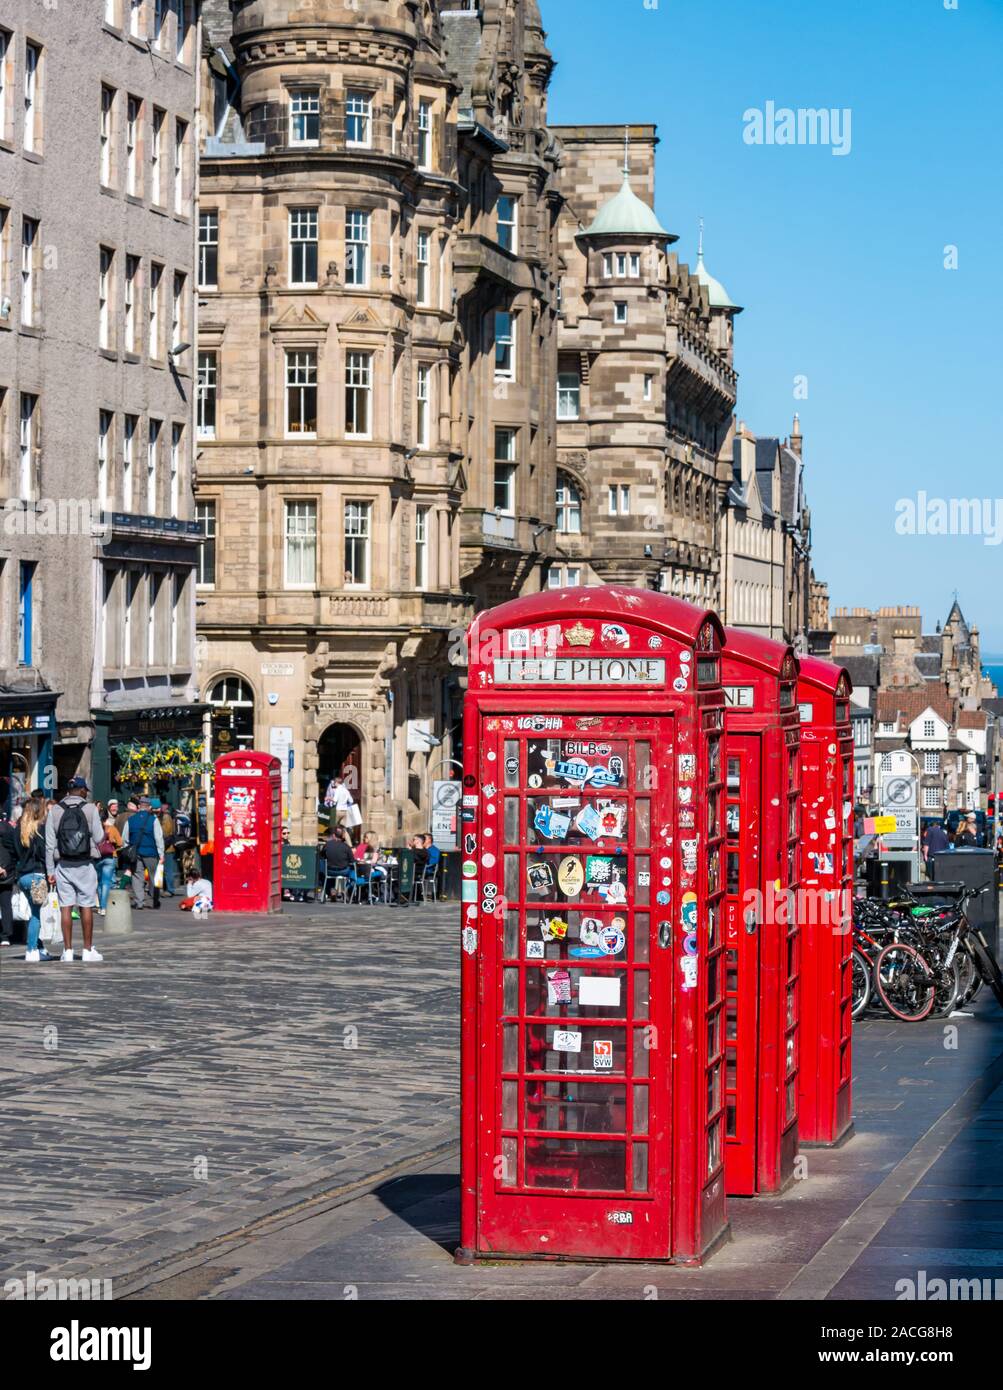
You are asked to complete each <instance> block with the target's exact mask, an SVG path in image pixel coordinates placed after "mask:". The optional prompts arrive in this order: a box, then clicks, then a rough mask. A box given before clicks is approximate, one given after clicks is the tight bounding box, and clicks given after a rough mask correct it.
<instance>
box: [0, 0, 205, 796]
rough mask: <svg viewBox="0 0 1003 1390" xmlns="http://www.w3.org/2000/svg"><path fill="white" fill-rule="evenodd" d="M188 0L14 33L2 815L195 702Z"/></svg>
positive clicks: (1, 340)
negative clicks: (25, 792)
mask: <svg viewBox="0 0 1003 1390" xmlns="http://www.w3.org/2000/svg"><path fill="white" fill-rule="evenodd" d="M198 50H199V30H198V21H197V14H196V8H195V6H194V5H193V4H192V3H190V0H171V3H170V4H159V3H158V4H154V0H88V3H86V4H82V3H76V4H72V5H61V6H58V7H57V6H55V5H46V4H38V3H37V0H5V3H4V5H3V7H2V10H0V489H2V496H3V498H4V526H3V534H2V535H0V801H2V802H3V803H4V804H5V805H7V804H9V802H10V800H11V797H12V795H14V794H17V793H19V792H20V791H21V790H22V789H23V788H24V787H26V786H27V787H33V786H37V785H44V786H46V787H48V788H50V789H51V788H52V787H53V786H54V785H56V783H57V781H58V783H59V784H60V785H62V784H64V783H65V780H66V778H67V776H68V775H69V774H70V773H72V772H75V771H77V770H81V771H83V772H84V773H86V774H87V775H88V776H89V777H90V778H91V780H92V782H93V785H94V789H95V791H96V793H97V794H98V795H99V796H105V795H107V794H108V792H109V790H110V789H111V786H112V784H113V778H114V776H115V773H116V770H117V767H116V755H115V752H114V747H115V745H116V744H117V743H124V742H128V741H130V740H131V739H132V738H134V737H140V738H144V739H145V738H148V737H155V736H156V735H157V734H158V733H160V734H181V733H189V732H190V733H192V734H195V735H197V734H198V733H199V732H200V730H201V712H200V710H199V709H198V707H197V706H196V705H195V704H194V702H193V696H194V687H193V669H194V616H195V614H194V602H195V598H194V582H193V567H194V560H195V547H196V541H197V536H196V535H195V534H193V532H194V531H195V527H194V523H193V522H192V520H191V517H192V498H191V465H190V459H191V449H192V440H191V435H192V403H193V377H194V370H193V353H192V350H191V345H192V342H193V340H194V332H195V329H194V306H193V301H192V287H193V280H194V255H195V235H194V194H195V158H194V153H195V152H194V147H193V145H194V142H193V134H194V129H195V125H194V120H195V114H196V109H197V81H198V61H197V59H198Z"/></svg>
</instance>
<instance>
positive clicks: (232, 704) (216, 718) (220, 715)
mask: <svg viewBox="0 0 1003 1390" xmlns="http://www.w3.org/2000/svg"><path fill="white" fill-rule="evenodd" d="M209 704H210V705H212V707H213V718H212V723H213V745H214V747H215V746H217V745H225V744H227V743H229V744H231V746H236V747H237V748H253V747H254V691H253V690H252V689H251V687H250V686H249V685H248V683H247V681H245V680H241V678H240V677H239V676H221V677H220V678H219V680H218V681H216V682H215V684H214V685H213V686H212V688H211V689H210V691H209ZM227 715H229V724H227V722H226V717H227ZM220 731H222V732H224V733H228V734H229V735H230V737H229V738H221V737H219V732H220ZM218 751H219V752H225V751H226V750H225V747H219V749H218Z"/></svg>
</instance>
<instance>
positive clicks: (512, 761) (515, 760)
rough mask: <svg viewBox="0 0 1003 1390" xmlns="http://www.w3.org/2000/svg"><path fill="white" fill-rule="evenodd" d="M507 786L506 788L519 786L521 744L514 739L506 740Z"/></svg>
mask: <svg viewBox="0 0 1003 1390" xmlns="http://www.w3.org/2000/svg"><path fill="white" fill-rule="evenodd" d="M505 785H506V787H517V786H518V785H519V744H518V742H517V740H516V739H513V738H507V739H506V740H505Z"/></svg>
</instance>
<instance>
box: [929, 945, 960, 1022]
mask: <svg viewBox="0 0 1003 1390" xmlns="http://www.w3.org/2000/svg"><path fill="white" fill-rule="evenodd" d="M935 974H936V976H937V988H936V990H935V992H934V996H933V1008H932V1009H931V1010H930V1017H931V1018H946V1017H947V1015H948V1014H949V1013H950V1012H951V1011H952V1009H956V1008H957V1007H958V999H959V998H960V997H961V971H960V969H959V967H958V958H957V956H955V958H954V960H952V961H951V964H950V965H947V964H946V963H945V962H943V961H941V962H940V963H939V964H938V965H937V966H936V968H935Z"/></svg>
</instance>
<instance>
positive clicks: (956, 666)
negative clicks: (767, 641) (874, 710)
mask: <svg viewBox="0 0 1003 1390" xmlns="http://www.w3.org/2000/svg"><path fill="white" fill-rule="evenodd" d="M832 627H833V630H834V639H833V659H834V660H836V661H840V660H843V659H845V658H846V657H848V656H857V655H860V654H861V653H865V652H871V653H880V655H881V684H882V687H883V688H885V689H889V688H892V687H896V686H901V687H903V688H905V689H918V688H920V687H922V686H931V685H932V686H938V687H940V688H941V689H942V690H944V691H945V692H946V693H947V695H948V696H950V697H951V698H952V699H956V700H959V701H960V702H961V704H962V706H963V707H965V708H967V709H977V708H978V707H979V706H980V704H981V703H982V701H983V700H986V699H990V698H992V697H993V696H995V694H996V687H995V686H994V685H993V683H992V681H991V680H989V679H988V677H986V676H985V675H984V674H983V671H982V650H981V642H980V636H979V629H978V627H977V626H975V624H971V625H970V624H969V623H968V621H967V619H966V618H965V615H964V613H962V611H961V606H960V604H959V603H958V600H957V599H955V600H954V602H953V603H952V605H951V610H950V612H949V613H948V615H947V618H946V619H945V621H944V623H943V624H941V623H939V622H938V623H937V625H936V628H935V630H934V631H933V632H924V631H923V618H922V614H921V613H920V610H919V608H917V607H915V606H913V605H899V606H896V607H891V606H887V607H883V608H877V609H873V610H872V609H869V608H837V609H835V610H834V612H833V616H832Z"/></svg>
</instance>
